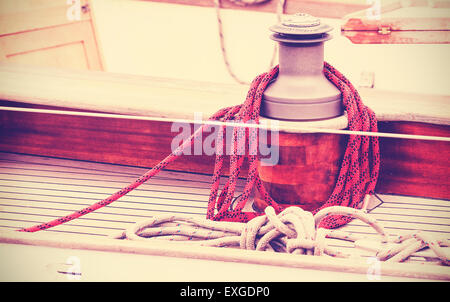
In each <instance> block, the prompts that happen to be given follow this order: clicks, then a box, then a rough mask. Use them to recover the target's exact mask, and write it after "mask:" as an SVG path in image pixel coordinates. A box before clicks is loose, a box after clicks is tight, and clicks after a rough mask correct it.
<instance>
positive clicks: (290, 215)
mask: <svg viewBox="0 0 450 302" xmlns="http://www.w3.org/2000/svg"><path fill="white" fill-rule="evenodd" d="M329 215H347V216H351V217H353V218H356V219H359V220H361V221H363V222H364V223H366V224H368V225H369V226H371V227H372V228H373V229H374V230H375V231H376V232H377V233H378V234H379V235H380V236H381V240H380V242H379V243H380V244H381V246H380V247H379V248H374V251H375V252H376V257H377V258H379V259H380V260H381V261H389V262H403V261H406V260H407V259H408V258H409V257H410V256H411V255H412V254H414V253H415V252H417V251H419V250H421V249H423V248H426V247H428V248H430V249H431V250H432V251H433V252H434V254H435V255H436V257H435V258H438V259H439V260H440V261H441V263H442V264H444V265H449V263H450V257H449V255H448V253H447V251H445V250H444V249H443V247H449V246H450V241H449V240H448V239H440V240H437V239H435V238H432V237H431V236H430V235H429V234H424V233H423V232H420V231H416V232H412V233H410V234H407V235H403V236H397V237H393V236H389V235H388V234H387V233H386V231H385V230H384V228H383V226H382V225H381V224H380V223H379V222H378V221H376V220H375V219H374V218H373V217H370V215H369V214H367V212H366V211H365V210H359V209H354V208H349V207H342V206H332V207H328V208H324V209H322V210H321V211H319V212H317V213H316V214H315V215H314V216H313V215H312V214H311V213H310V212H307V211H304V210H303V209H301V208H299V207H288V208H286V209H285V210H283V211H282V212H281V213H280V214H278V215H276V213H275V210H274V209H273V208H272V207H270V206H269V207H267V208H266V209H265V215H262V216H258V217H256V218H254V219H252V220H250V221H249V222H248V223H239V222H218V221H211V220H206V219H198V218H188V217H185V216H181V215H161V216H155V217H152V218H151V219H148V220H144V221H141V222H138V223H136V224H134V225H132V226H131V227H130V228H128V229H127V230H125V231H123V232H121V233H120V234H118V235H116V236H113V238H116V239H129V240H143V241H148V242H151V241H152V240H161V239H165V240H171V241H180V240H182V241H183V244H196V245H202V246H214V247H225V246H239V247H240V248H242V249H248V250H258V251H276V252H286V253H292V254H305V255H315V256H320V255H328V256H333V257H341V258H349V257H352V255H350V254H347V253H343V252H341V251H339V250H337V249H336V248H335V247H331V246H330V245H328V243H327V241H326V238H330V239H340V240H346V241H350V242H354V243H355V247H358V243H359V242H360V241H361V240H363V239H365V237H363V236H361V235H357V234H351V233H347V232H344V231H341V230H329V229H324V228H320V227H318V226H319V225H320V222H321V221H322V219H323V218H325V217H327V216H329Z"/></svg>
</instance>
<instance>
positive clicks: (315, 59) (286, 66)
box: [261, 13, 343, 120]
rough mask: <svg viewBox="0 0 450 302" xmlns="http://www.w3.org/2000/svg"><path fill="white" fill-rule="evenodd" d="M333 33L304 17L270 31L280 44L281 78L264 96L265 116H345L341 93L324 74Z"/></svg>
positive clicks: (288, 21)
mask: <svg viewBox="0 0 450 302" xmlns="http://www.w3.org/2000/svg"><path fill="white" fill-rule="evenodd" d="M332 29H333V28H332V27H331V26H329V25H326V24H323V23H321V21H320V19H318V18H316V17H313V16H311V15H308V14H305V13H297V14H294V15H292V16H289V17H288V18H286V19H284V20H283V21H282V22H281V23H278V24H276V25H274V26H272V27H270V30H271V31H273V32H274V33H273V34H272V36H271V38H272V39H273V40H275V41H277V42H278V43H279V74H278V77H277V78H276V79H275V80H274V81H273V82H272V83H271V84H270V85H269V86H268V87H267V89H266V90H265V92H264V94H263V99H262V103H261V115H262V116H265V117H268V118H275V119H282V120H317V119H327V118H333V117H336V116H340V115H342V113H343V109H342V101H341V92H340V91H339V90H338V89H337V88H336V87H335V86H334V85H333V84H332V83H330V81H328V79H327V78H326V77H325V75H324V73H323V68H324V42H325V41H328V40H330V39H331V35H330V34H329V33H328V32H330V31H331V30H332Z"/></svg>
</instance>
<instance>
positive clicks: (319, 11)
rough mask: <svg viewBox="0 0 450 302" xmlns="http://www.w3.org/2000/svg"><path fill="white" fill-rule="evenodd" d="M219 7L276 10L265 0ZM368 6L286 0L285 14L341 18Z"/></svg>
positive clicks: (192, 0)
mask: <svg viewBox="0 0 450 302" xmlns="http://www.w3.org/2000/svg"><path fill="white" fill-rule="evenodd" d="M143 1H149V2H162V3H172V4H183V5H195V6H203V7H212V6H214V2H213V1H210V0H143ZM220 2H221V7H222V8H226V9H239V10H252V11H259V12H276V11H277V2H278V0H276V1H275V0H274V1H267V2H265V3H260V4H255V5H239V4H236V3H233V2H232V1H228V0H222V1H220ZM367 7H369V5H367V4H366V2H365V1H359V0H353V1H342V0H341V1H339V0H336V1H326V0H325V1H324V0H288V1H286V5H285V14H295V13H298V12H302V13H308V14H311V15H313V16H317V17H327V18H342V17H343V16H345V15H347V14H349V13H352V12H355V11H359V10H362V9H365V8H367Z"/></svg>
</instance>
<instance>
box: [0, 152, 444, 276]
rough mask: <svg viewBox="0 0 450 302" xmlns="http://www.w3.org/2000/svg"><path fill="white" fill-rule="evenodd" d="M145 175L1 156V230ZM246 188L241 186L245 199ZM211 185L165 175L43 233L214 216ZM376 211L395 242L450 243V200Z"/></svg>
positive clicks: (195, 177)
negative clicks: (431, 237)
mask: <svg viewBox="0 0 450 302" xmlns="http://www.w3.org/2000/svg"><path fill="white" fill-rule="evenodd" d="M145 171H146V169H145V168H138V167H131V166H120V165H112V164H102V163H94V162H87V161H76V160H65V159H56V158H51V157H41V156H35V155H33V156H31V155H20V154H13V153H4V152H3V153H0V231H2V230H17V229H19V228H23V227H29V226H32V225H35V224H38V223H41V222H45V221H49V220H52V219H54V218H57V217H60V216H63V215H66V214H69V213H71V212H73V211H75V210H78V209H81V208H83V207H85V206H87V205H90V204H92V203H94V202H96V201H98V200H101V199H103V198H105V197H107V196H108V195H109V194H111V193H114V192H116V191H117V190H118V189H120V188H122V187H123V186H125V185H127V184H128V183H130V182H132V181H133V180H134V179H135V178H137V177H138V176H140V175H141V174H143V173H144V172H145ZM224 180H225V178H224V179H223V181H224ZM244 181H245V180H244V179H240V180H239V184H238V188H237V192H236V194H237V196H238V195H239V194H240V193H239V192H240V190H241V189H242V187H243V184H244ZM209 186H210V175H205V174H196V173H183V172H176V171H163V172H161V173H160V174H158V175H157V176H156V177H155V178H153V179H151V180H150V181H148V182H147V183H145V184H143V185H142V186H141V187H139V188H138V189H136V190H135V191H133V192H130V193H129V194H128V195H126V196H124V197H123V198H122V199H120V200H118V201H116V202H114V203H113V204H111V205H109V206H107V207H104V208H101V209H99V210H97V211H95V212H93V213H90V214H88V215H85V216H83V217H81V218H79V219H76V220H73V221H71V222H68V223H66V224H63V225H59V226H56V227H54V228H51V229H49V230H46V231H43V232H42V233H53V234H57V233H58V234H66V235H70V236H75V237H73V238H79V239H80V240H81V239H83V238H85V239H86V238H88V239H89V238H90V239H93V238H106V236H108V235H111V234H115V233H117V232H119V231H120V230H123V229H125V228H127V227H129V226H130V225H132V224H133V223H134V222H136V221H139V220H142V219H145V218H148V217H151V216H153V215H158V214H164V213H177V214H182V215H187V216H196V217H200V218H202V217H205V215H206V206H207V200H208V195H209ZM369 212H370V214H371V215H373V216H374V217H375V218H376V219H377V220H378V221H380V222H381V223H382V224H383V226H384V227H385V228H386V230H387V231H388V232H389V233H390V234H392V235H398V234H403V233H405V232H408V231H411V230H423V231H426V232H431V233H433V234H436V235H438V236H439V237H446V238H450V201H449V200H441V199H425V198H418V197H406V196H395V195H384V194H378V195H376V197H375V198H372V200H371V201H370V205H369ZM342 229H343V230H346V231H349V232H352V233H357V234H362V235H366V236H368V237H369V238H370V237H372V236H377V235H376V233H375V231H374V230H373V229H371V228H370V227H369V226H367V225H366V224H364V223H363V222H361V221H358V220H354V221H352V222H350V223H349V224H348V225H346V226H344V227H343V228H342ZM332 245H333V246H334V247H337V248H339V249H341V250H343V251H345V252H350V253H358V254H359V255H360V256H363V257H370V256H373V254H372V253H371V252H368V251H364V250H359V249H355V248H354V247H353V244H352V243H349V242H344V241H336V243H333V244H332ZM30 248H31V247H30ZM36 248H37V247H33V248H32V250H33V249H36ZM42 248H44V247H42ZM11 249H14V248H13V247H12V246H7V245H0V252H1V253H2V254H4V255H5V256H10V255H9V254H7V253H10V250H11ZM44 249H45V248H44ZM54 251H55V250H53V252H54ZM430 255H431V254H430V253H429V251H422V252H419V253H417V254H416V256H414V257H411V260H410V263H423V262H424V261H425V258H426V257H428V256H430ZM118 257H123V256H118ZM424 257H425V258H424ZM430 266H433V267H434V266H435V265H434V264H430ZM300 279H301V278H300Z"/></svg>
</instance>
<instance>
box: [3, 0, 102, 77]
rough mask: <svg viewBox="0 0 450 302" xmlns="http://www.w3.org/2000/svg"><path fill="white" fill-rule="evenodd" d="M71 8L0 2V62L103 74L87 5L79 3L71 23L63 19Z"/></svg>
mask: <svg viewBox="0 0 450 302" xmlns="http://www.w3.org/2000/svg"><path fill="white" fill-rule="evenodd" d="M74 5H76V2H75V3H73V4H71V5H69V4H67V3H66V1H52V0H40V1H29V0H22V1H2V3H1V4H0V49H1V51H0V61H4V62H10V63H19V64H25V65H29V66H40V67H42V66H45V67H61V68H69V69H81V70H103V63H102V58H101V54H100V51H99V47H98V41H97V37H96V32H95V28H94V24H93V20H92V17H91V13H90V12H89V3H88V1H87V0H84V1H80V7H76V9H77V10H79V19H75V20H71V18H69V17H68V16H67V15H68V12H70V11H71V8H72V7H73V6H74ZM69 15H70V14H69ZM76 17H77V18H78V15H77V16H76Z"/></svg>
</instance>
